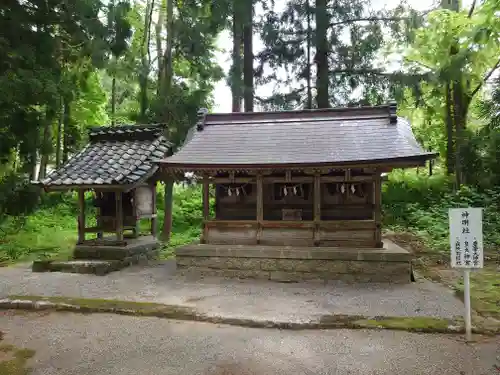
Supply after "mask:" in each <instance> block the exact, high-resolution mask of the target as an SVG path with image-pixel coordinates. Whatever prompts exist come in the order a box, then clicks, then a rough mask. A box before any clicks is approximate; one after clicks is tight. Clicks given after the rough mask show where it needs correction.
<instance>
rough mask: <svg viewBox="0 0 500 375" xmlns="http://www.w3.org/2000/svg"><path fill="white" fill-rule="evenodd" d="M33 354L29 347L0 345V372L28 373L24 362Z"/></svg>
mask: <svg viewBox="0 0 500 375" xmlns="http://www.w3.org/2000/svg"><path fill="white" fill-rule="evenodd" d="M34 355H35V352H34V351H33V350H30V349H18V348H16V347H15V346H12V345H0V374H5V375H28V374H29V372H30V370H29V369H28V368H26V363H27V362H28V360H29V359H30V358H32V357H33V356H34Z"/></svg>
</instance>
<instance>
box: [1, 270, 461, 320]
mask: <svg viewBox="0 0 500 375" xmlns="http://www.w3.org/2000/svg"><path fill="white" fill-rule="evenodd" d="M10 295H38V296H42V295H43V296H63V297H77V298H78V297H80V298H98V299H118V300H124V301H141V302H156V303H163V304H171V305H181V306H187V307H192V308H195V309H196V310H197V311H198V312H200V313H203V314H207V315H210V316H224V317H228V318H242V319H252V320H271V321H288V322H303V321H311V320H315V319H317V318H318V317H320V316H323V315H329V314H346V315H363V316H401V317H408V316H410V317H415V316H430V317H438V318H446V319H448V318H450V319H452V318H454V317H456V316H457V315H461V314H462V311H463V303H462V302H461V301H460V300H459V299H457V298H456V297H455V296H454V295H453V292H452V291H451V290H450V289H448V288H446V287H443V286H441V285H439V284H436V283H432V282H430V281H427V280H422V281H419V282H416V283H412V284H407V285H397V284H394V285H391V284H345V283H342V282H333V281H332V282H329V283H326V284H325V283H312V282H311V283H297V284H283V283H276V282H269V281H268V282H266V281H257V280H227V279H221V278H204V279H196V280H195V279H189V278H185V277H180V276H176V275H175V264H173V263H172V262H167V263H164V264H161V265H157V266H154V267H142V268H141V267H131V268H128V269H125V270H123V271H120V272H114V273H111V274H109V275H106V276H94V275H79V274H68V273H59V272H53V273H33V272H31V270H30V269H29V268H28V267H27V266H24V267H9V268H0V298H2V297H7V296H10Z"/></svg>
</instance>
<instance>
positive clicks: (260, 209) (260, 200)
mask: <svg viewBox="0 0 500 375" xmlns="http://www.w3.org/2000/svg"><path fill="white" fill-rule="evenodd" d="M263 190H264V186H263V178H262V174H261V173H259V174H257V244H259V243H260V238H261V237H262V223H263V221H264V194H263Z"/></svg>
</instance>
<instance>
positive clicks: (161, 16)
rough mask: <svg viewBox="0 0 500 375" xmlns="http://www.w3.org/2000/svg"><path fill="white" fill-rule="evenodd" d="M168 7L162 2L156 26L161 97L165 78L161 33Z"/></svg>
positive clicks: (158, 90) (163, 0) (162, 0)
mask: <svg viewBox="0 0 500 375" xmlns="http://www.w3.org/2000/svg"><path fill="white" fill-rule="evenodd" d="M166 7H167V3H166V0H161V1H160V9H159V10H158V21H157V22H156V25H155V31H156V56H157V64H158V87H157V91H156V93H157V95H158V96H160V95H161V90H162V87H161V85H162V84H163V82H164V80H165V77H164V76H163V46H162V38H161V32H162V30H163V22H164V19H165V9H166Z"/></svg>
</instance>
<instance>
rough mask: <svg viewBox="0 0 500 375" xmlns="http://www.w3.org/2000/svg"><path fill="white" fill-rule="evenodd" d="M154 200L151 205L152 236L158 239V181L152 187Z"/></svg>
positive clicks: (152, 199)
mask: <svg viewBox="0 0 500 375" xmlns="http://www.w3.org/2000/svg"><path fill="white" fill-rule="evenodd" d="M151 191H152V194H153V196H152V198H151V204H152V205H153V207H152V210H151V235H152V236H153V237H156V234H157V227H158V219H157V217H156V181H155V182H153V184H152V185H151Z"/></svg>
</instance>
